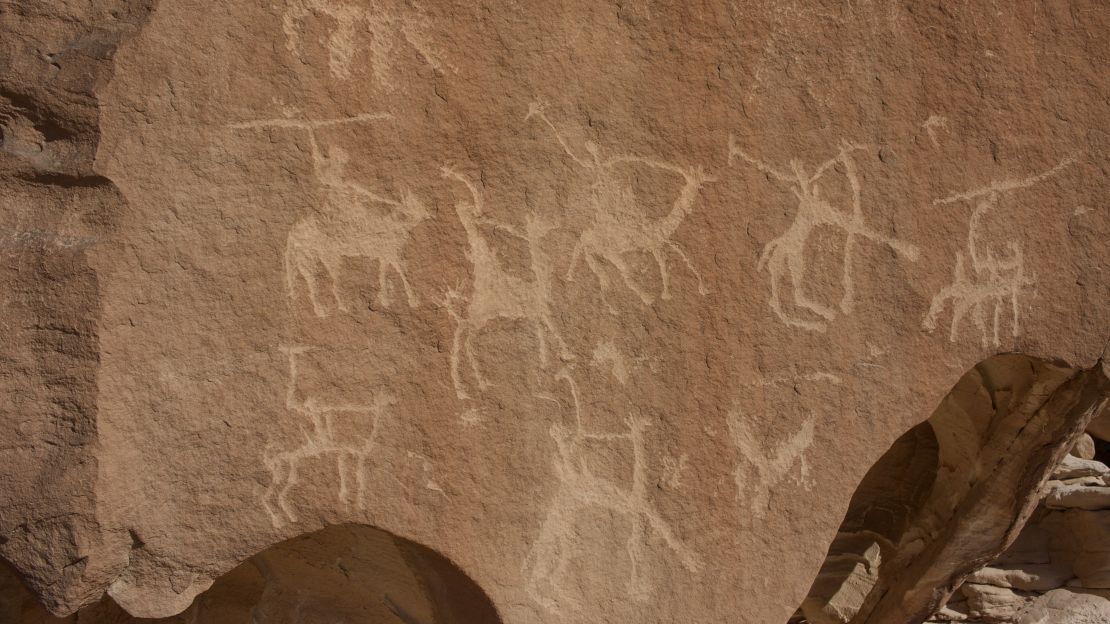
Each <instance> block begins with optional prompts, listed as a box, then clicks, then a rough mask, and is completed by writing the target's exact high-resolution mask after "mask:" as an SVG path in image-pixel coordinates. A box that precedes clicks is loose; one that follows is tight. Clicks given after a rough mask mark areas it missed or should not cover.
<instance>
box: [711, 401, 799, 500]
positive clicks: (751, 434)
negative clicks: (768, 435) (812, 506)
mask: <svg viewBox="0 0 1110 624" xmlns="http://www.w3.org/2000/svg"><path fill="white" fill-rule="evenodd" d="M728 429H729V433H730V434H731V436H732V442H733V444H734V445H735V446H736V448H737V450H738V451H739V452H740V455H741V462H740V464H739V465H737V467H736V471H735V472H734V473H733V476H734V478H735V481H736V491H737V496H738V497H743V496H744V494H745V493H749V494H750V503H749V508H750V509H751V511H752V513H754V514H755V516H756V517H757V518H762V517H764V516H765V515H766V514H767V509H768V506H769V504H770V501H771V492H773V491H774V490H775V489H776V488H777V487H778V485H779V484H780V483H781V482H782V481H783V479H785V478H786V477H788V476H789V475H790V474H791V472H792V471H793V470H794V467H795V466H797V467H798V472H797V476H796V482H797V483H799V484H801V485H802V486H803V487H805V488H806V489H807V490H808V489H809V488H810V487H811V480H810V474H809V464H808V463H807V462H806V456H805V453H806V451H807V450H808V449H809V447H810V445H811V444H813V437H814V429H815V419H814V418H813V417H812V416H811V417H810V418H808V419H807V420H806V421H805V422H803V423H802V426H801V428H800V429H799V430H798V431H797V432H795V433H794V434H792V435H791V436H790V437H788V438H787V439H786V440H784V441H783V442H782V443H781V444H779V445H777V446H775V447H771V446H770V445H768V444H767V442H766V441H765V440H763V439H761V438H760V437H759V436H757V435H756V432H755V431H754V430H753V429H752V428H751V427H750V426H749V425H748V423H747V422H745V420H744V417H743V414H742V413H741V412H740V410H739V408H736V409H733V410H732V411H730V412H729V414H728ZM753 477H754V478H753Z"/></svg>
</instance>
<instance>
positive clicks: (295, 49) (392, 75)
mask: <svg viewBox="0 0 1110 624" xmlns="http://www.w3.org/2000/svg"><path fill="white" fill-rule="evenodd" d="M380 4H381V3H378V2H368V3H361V2H342V1H339V0H291V1H290V2H289V5H288V6H287V8H286V9H285V13H284V15H283V16H282V30H283V31H284V33H285V47H286V49H287V50H288V52H289V54H290V55H292V56H293V57H294V58H296V59H298V60H300V61H301V62H302V63H309V57H308V54H307V51H306V48H308V47H309V46H311V45H314V44H315V43H317V41H319V40H321V39H322V40H323V43H324V46H323V47H324V48H325V49H326V50H327V58H328V61H327V62H328V70H329V71H330V73H331V76H332V77H333V78H335V79H337V80H342V81H346V80H350V79H352V77H355V76H364V75H367V74H369V75H370V76H371V77H372V78H373V80H374V82H375V83H377V84H378V85H380V86H381V87H383V88H384V89H386V90H392V89H393V88H395V87H396V81H397V73H398V71H399V70H398V68H397V67H396V62H397V58H398V57H400V56H402V55H404V54H406V53H409V52H411V51H415V52H416V53H417V54H418V55H419V57H420V59H421V60H422V61H423V62H424V63H426V64H427V65H428V66H429V67H431V68H433V69H434V70H436V71H439V72H443V71H446V70H447V69H448V68H450V67H451V65H450V64H449V63H448V62H447V61H446V60H445V56H444V54H443V53H442V52H441V51H440V50H439V49H438V48H439V46H438V45H437V44H436V43H435V42H434V41H432V39H431V37H430V36H429V34H428V31H429V24H428V19H427V17H426V16H424V15H423V14H422V13H421V12H420V11H419V10H418V9H416V8H413V6H412V5H411V4H410V5H407V6H406V5H400V6H398V8H397V9H396V10H392V11H390V10H386V9H383V8H381V7H380ZM320 22H323V24H321V23H320ZM312 26H316V27H317V28H322V29H323V30H324V31H325V32H326V34H325V35H324V36H323V37H314V36H313V35H316V32H317V31H316V29H313V28H312ZM362 67H366V68H367V69H366V70H364V71H359V69H361V68H362Z"/></svg>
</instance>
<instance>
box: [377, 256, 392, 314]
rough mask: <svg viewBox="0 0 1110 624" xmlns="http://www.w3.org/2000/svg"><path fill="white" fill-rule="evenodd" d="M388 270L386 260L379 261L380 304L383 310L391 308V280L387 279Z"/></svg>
mask: <svg viewBox="0 0 1110 624" xmlns="http://www.w3.org/2000/svg"><path fill="white" fill-rule="evenodd" d="M386 268H388V265H386V263H385V261H384V260H378V303H379V304H381V306H382V307H383V308H387V307H389V303H390V298H389V280H387V279H386V275H385V270H386Z"/></svg>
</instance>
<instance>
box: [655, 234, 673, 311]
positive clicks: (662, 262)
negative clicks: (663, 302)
mask: <svg viewBox="0 0 1110 624" xmlns="http://www.w3.org/2000/svg"><path fill="white" fill-rule="evenodd" d="M651 257H652V258H655V264H657V265H658V266H659V279H661V280H663V291H662V292H661V293H660V294H659V296H660V297H662V298H663V299H670V298H671V276H670V274H669V273H667V259H666V258H664V257H663V251H662V249H660V248H658V247H653V248H652V250H651Z"/></svg>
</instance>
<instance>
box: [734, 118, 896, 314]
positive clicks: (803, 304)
mask: <svg viewBox="0 0 1110 624" xmlns="http://www.w3.org/2000/svg"><path fill="white" fill-rule="evenodd" d="M865 149H867V147H866V146H863V145H858V144H854V143H850V142H848V141H843V140H842V141H841V142H840V146H839V149H838V151H837V153H836V155H835V156H833V157H832V158H830V159H828V160H826V161H824V162H822V163H820V164H818V165H816V166H814V167H813V169H812V171H811V170H810V169H809V167H807V165H806V164H805V163H804V162H802V161H801V160H799V159H792V160H791V161H790V169H789V171H787V170H783V169H778V168H776V167H773V166H771V165H769V164H767V163H765V162H763V161H761V160H758V159H756V158H754V157H752V156H750V155H749V154H748V152H747V151H745V150H744V149H743V148H742V147H741V146H740V145H739V144H738V143H737V141H736V138H735V137H733V136H731V135H730V136H729V146H728V162H729V165H730V166H731V165H734V164H737V163H741V162H742V163H744V164H746V165H747V166H750V167H754V168H755V169H756V170H758V171H760V172H761V173H763V174H765V175H766V176H767V177H768V178H769V179H771V180H774V181H776V182H779V183H781V184H783V185H785V186H786V187H787V188H788V189H789V190H790V193H791V194H792V195H793V196H794V198H795V199H796V200H797V202H798V205H797V209H796V211H795V213H794V221H793V222H792V223H791V224H790V226H789V227H788V228H787V229H786V231H785V232H783V233H782V234H780V235H779V236H777V237H776V238H774V239H773V240H771V241H769V242H767V244H766V245H764V246H763V252H762V253H761V254H760V255H759V263H758V265H757V266H758V268H759V270H761V271H766V272H767V273H768V275H769V276H770V282H771V283H770V285H771V298H770V300H769V301H768V303H769V304H770V306H771V309H772V310H774V312H775V315H776V316H778V317H779V320H781V321H782V322H783V323H786V324H787V325H790V326H793V327H801V328H803V329H808V330H812V331H822V332H823V331H825V330H826V329H827V328H828V324H829V323H830V322H832V321H833V320H834V319H835V318H836V317H837V315H838V314H840V313H843V314H850V313H852V311H853V308H854V307H855V296H856V287H855V277H854V275H855V266H854V264H853V254H854V252H855V246H856V244H857V242H858V240H859V239H863V240H867V241H871V242H872V243H875V244H879V245H885V246H887V247H889V248H890V249H892V250H893V251H894V252H896V253H897V254H898V255H900V256H902V257H904V258H906V259H907V260H909V261H911V262H913V261H916V260H917V256H918V250H917V247H916V246H914V245H912V244H910V243H906V242H904V241H901V240H898V239H896V238H894V237H892V236H887V235H886V234H883V233H881V232H879V231H877V230H875V229H874V228H872V227H871V226H870V225H868V224H867V222H866V217H865V215H864V212H863V205H862V199H861V188H860V177H859V169H858V166H857V164H856V159H855V157H854V153H856V152H859V151H861V150H865ZM830 172H833V173H835V174H839V175H843V176H844V178H845V179H846V180H847V183H848V186H849V189H850V194H849V197H848V198H847V202H846V203H847V204H848V205H847V206H846V207H845V206H843V205H840V206H837V205H834V204H833V203H830V200H829V199H827V198H826V197H825V195H824V194H823V193H822V186H821V180H822V178H824V177H825V175H826V174H829V173H830ZM834 201H835V200H834ZM820 227H832V228H836V229H839V230H841V231H842V232H843V233H844V236H845V242H844V247H843V254H842V258H843V259H842V269H841V284H842V287H843V295H842V296H841V298H840V302H839V304H838V305H837V306H836V307H833V306H832V305H829V304H827V303H825V302H821V301H818V300H817V299H816V298H815V297H813V296H812V295H811V294H809V292H808V286H807V283H808V281H807V275H808V269H807V266H806V265H807V255H806V254H807V245H808V244H809V242H810V238H811V237H812V236H813V234H814V231H815V230H816V229H817V228H820ZM785 288H788V289H789V290H788V292H789V293H790V295H791V296H792V298H793V307H794V308H795V309H796V310H795V311H791V310H789V309H787V307H785V306H784V302H783V290H784V289H785Z"/></svg>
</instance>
